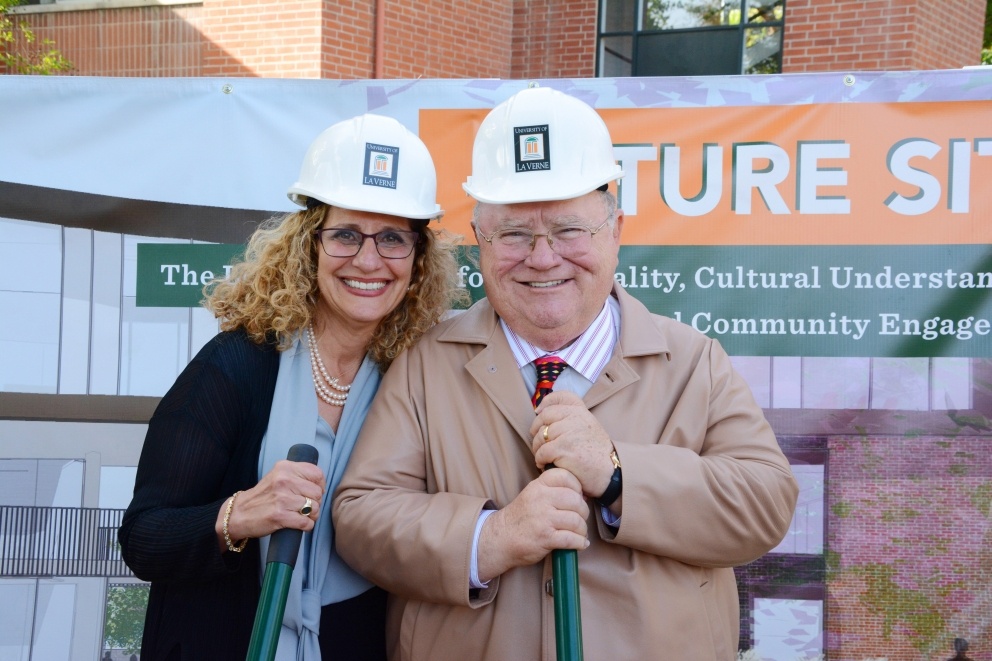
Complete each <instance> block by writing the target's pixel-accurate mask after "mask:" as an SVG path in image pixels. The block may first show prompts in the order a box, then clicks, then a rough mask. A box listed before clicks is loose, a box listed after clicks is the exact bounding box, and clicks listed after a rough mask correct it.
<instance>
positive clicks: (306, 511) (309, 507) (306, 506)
mask: <svg viewBox="0 0 992 661" xmlns="http://www.w3.org/2000/svg"><path fill="white" fill-rule="evenodd" d="M312 511H313V501H312V500H310V499H309V498H307V499H306V502H304V503H303V507H301V508H300V509H299V512H300V514H302V515H303V516H310V512H312Z"/></svg>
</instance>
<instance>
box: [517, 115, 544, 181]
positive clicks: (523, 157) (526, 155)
mask: <svg viewBox="0 0 992 661" xmlns="http://www.w3.org/2000/svg"><path fill="white" fill-rule="evenodd" d="M513 139H514V141H515V143H516V150H515V154H514V160H515V164H516V169H517V172H533V171H535V170H550V169H551V152H550V151H549V150H548V125H547V124H541V125H539V126H514V127H513Z"/></svg>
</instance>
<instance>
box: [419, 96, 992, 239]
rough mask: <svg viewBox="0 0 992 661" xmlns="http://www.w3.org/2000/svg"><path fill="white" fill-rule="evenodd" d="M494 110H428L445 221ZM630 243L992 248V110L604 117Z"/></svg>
mask: <svg viewBox="0 0 992 661" xmlns="http://www.w3.org/2000/svg"><path fill="white" fill-rule="evenodd" d="M487 112H488V111H487V110H484V109H482V110H422V111H421V112H420V137H421V138H422V139H423V140H424V142H425V143H426V144H427V146H428V148H429V149H430V150H431V153H432V154H433V156H434V159H435V163H436V164H437V169H438V197H439V200H440V202H441V206H442V207H443V208H444V209H445V210H446V212H447V214H446V216H445V218H444V220H443V223H442V224H443V226H444V227H447V228H448V229H451V230H453V231H455V232H458V233H460V234H463V235H464V236H465V238H466V242H467V243H474V242H475V239H474V237H473V236H472V234H471V228H470V227H469V221H470V220H471V215H472V207H473V205H474V202H473V200H472V199H471V198H469V197H468V196H467V195H466V194H465V192H464V191H463V190H462V188H461V185H462V183H463V182H464V181H465V179H466V177H467V176H468V174H469V173H470V171H471V154H472V143H473V140H474V137H475V132H476V130H477V128H478V126H479V125H480V124H481V122H482V120H483V118H484V117H485V116H486V113H487ZM599 113H600V115H601V116H602V117H603V119H604V120H605V121H606V123H607V125H608V126H609V129H610V134H611V136H612V138H613V143H614V148H615V153H616V156H617V159H618V160H619V161H620V162H621V163H622V165H623V168H624V171H625V173H626V177H625V178H624V179H623V180H621V182H620V185H619V190H618V195H619V198H620V203H621V205H622V206H623V208H624V211H625V213H626V215H627V221H626V223H625V225H624V234H623V242H624V243H625V244H628V245H864V244H880V245H897V244H905V245H913V244H924V245H925V244H986V243H992V185H989V183H988V182H992V123H990V122H989V117H992V102H989V101H967V102H946V103H943V102H942V103H911V102H905V103H884V104H882V103H879V104H874V103H850V104H822V105H800V106H734V107H712V108H633V109H603V110H599Z"/></svg>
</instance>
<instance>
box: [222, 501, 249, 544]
mask: <svg viewBox="0 0 992 661" xmlns="http://www.w3.org/2000/svg"><path fill="white" fill-rule="evenodd" d="M239 493H241V492H240V491H236V492H235V493H234V495H233V496H231V498H230V500H228V501H227V509H226V510H224V543H225V544H227V550H228V551H234V552H235V553H241V552H242V551H244V550H245V547H246V546H248V538H247V537H245V538H244V539H242V540H241V541H240V542H238V543H237V544H232V543H231V536H230V535H229V534H228V533H227V522H228V521H229V520H230V519H231V510H232V509H234V499H235V498H237V497H238V494H239Z"/></svg>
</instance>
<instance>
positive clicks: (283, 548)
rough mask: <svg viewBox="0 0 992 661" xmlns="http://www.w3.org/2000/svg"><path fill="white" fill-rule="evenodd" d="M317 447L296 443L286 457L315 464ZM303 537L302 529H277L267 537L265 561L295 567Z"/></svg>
mask: <svg viewBox="0 0 992 661" xmlns="http://www.w3.org/2000/svg"><path fill="white" fill-rule="evenodd" d="M317 456H318V453H317V448H315V447H314V446H312V445H307V444H306V443H297V444H296V445H294V446H293V447H291V448H289V453H288V454H287V455H286V459H288V460H290V461H303V462H306V463H308V464H313V465H315V466H316V465H317ZM302 539H303V531H302V530H297V529H295V528H283V529H282V530H277V531H275V532H274V533H272V535H271V536H270V537H269V552H268V554H267V555H266V556H265V563H266V564H268V563H270V562H281V563H283V564H284V565H289V566H290V568H294V567H296V557H297V556H298V555H299V554H300V542H301V540H302Z"/></svg>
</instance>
